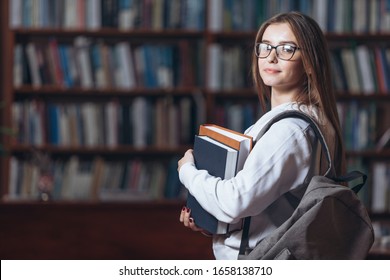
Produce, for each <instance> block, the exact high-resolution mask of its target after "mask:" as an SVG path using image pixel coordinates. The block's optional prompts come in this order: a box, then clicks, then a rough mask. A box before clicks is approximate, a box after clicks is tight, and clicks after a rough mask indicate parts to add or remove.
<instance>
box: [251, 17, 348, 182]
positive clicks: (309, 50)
mask: <svg viewBox="0 0 390 280" xmlns="http://www.w3.org/2000/svg"><path fill="white" fill-rule="evenodd" d="M275 23H288V24H289V25H290V27H291V30H292V32H293V33H294V35H295V37H296V39H297V44H298V46H299V47H300V48H301V49H302V50H303V51H302V52H301V58H302V62H303V67H304V69H305V72H306V78H305V81H304V84H303V89H302V92H301V93H300V94H298V96H297V100H296V101H297V102H298V104H304V105H315V106H318V108H319V110H320V112H321V113H323V114H325V115H326V117H327V119H328V120H329V121H330V122H331V124H332V125H333V127H334V129H335V131H336V136H337V141H336V150H335V160H334V163H335V171H336V174H340V173H342V172H344V171H345V170H344V168H345V167H344V165H345V160H344V147H343V140H342V136H341V128H340V121H339V117H338V113H337V106H336V98H335V93H334V88H333V82H332V78H331V66H330V58H329V50H328V44H327V41H326V39H325V36H324V34H323V32H322V30H321V28H320V27H319V25H318V24H317V22H316V21H315V20H313V19H312V18H311V17H309V16H307V15H304V14H302V13H299V12H288V13H282V14H278V15H275V16H274V17H272V18H270V19H269V20H267V21H266V22H264V23H263V24H262V25H261V26H260V28H259V30H258V32H257V35H256V41H255V43H259V42H261V40H262V38H263V34H264V31H265V30H266V28H267V27H268V26H269V25H271V24H275ZM252 74H253V81H254V85H255V88H256V90H257V92H258V96H259V100H260V103H261V106H262V108H263V110H265V109H266V106H267V105H266V104H267V102H269V101H270V98H271V87H269V86H267V85H265V84H264V82H263V80H262V79H261V77H260V73H259V68H258V58H257V57H256V55H255V53H254V52H253V55H252Z"/></svg>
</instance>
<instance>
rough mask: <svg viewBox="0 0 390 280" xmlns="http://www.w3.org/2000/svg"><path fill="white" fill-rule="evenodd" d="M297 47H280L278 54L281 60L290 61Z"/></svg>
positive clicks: (277, 49) (277, 50)
mask: <svg viewBox="0 0 390 280" xmlns="http://www.w3.org/2000/svg"><path fill="white" fill-rule="evenodd" d="M294 52H295V47H294V46H291V45H280V46H278V47H277V48H276V53H277V54H278V57H279V58H280V59H284V60H289V59H291V58H292V57H293V55H294Z"/></svg>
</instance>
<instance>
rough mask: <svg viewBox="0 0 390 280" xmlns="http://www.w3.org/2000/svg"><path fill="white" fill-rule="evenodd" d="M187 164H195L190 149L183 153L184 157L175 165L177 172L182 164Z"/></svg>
mask: <svg viewBox="0 0 390 280" xmlns="http://www.w3.org/2000/svg"><path fill="white" fill-rule="evenodd" d="M187 162H192V163H195V160H194V155H193V150H192V149H188V150H187V151H186V152H185V154H184V156H183V157H182V158H181V159H180V160H179V161H178V163H177V171H180V168H181V167H182V166H183V164H185V163H187Z"/></svg>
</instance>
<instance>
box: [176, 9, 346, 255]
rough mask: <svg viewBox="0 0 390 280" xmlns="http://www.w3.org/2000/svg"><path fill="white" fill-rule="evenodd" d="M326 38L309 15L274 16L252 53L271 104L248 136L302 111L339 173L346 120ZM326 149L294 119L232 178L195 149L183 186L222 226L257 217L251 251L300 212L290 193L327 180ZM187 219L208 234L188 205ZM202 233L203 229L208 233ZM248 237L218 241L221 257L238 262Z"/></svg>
mask: <svg viewBox="0 0 390 280" xmlns="http://www.w3.org/2000/svg"><path fill="white" fill-rule="evenodd" d="M329 63H330V62H329V54H328V49H327V44H326V40H325V38H324V35H323V33H322V31H321V29H320V28H319V26H318V24H317V23H316V22H315V21H314V20H313V19H312V18H310V17H308V16H306V15H304V14H301V13H298V12H289V13H284V14H279V15H276V16H274V17H273V18H271V19H269V20H268V21H267V22H265V23H264V24H263V25H262V26H261V27H260V29H259V31H258V33H257V36H256V41H255V47H254V54H253V63H252V72H253V80H254V83H255V86H256V89H257V91H258V95H259V99H260V103H261V105H262V107H263V108H266V104H267V102H268V104H270V105H271V110H269V111H268V112H267V113H265V114H264V115H263V116H262V117H261V118H260V119H259V120H258V121H257V122H256V123H255V124H254V125H252V126H251V127H250V128H249V129H247V131H246V132H245V133H246V134H248V135H250V136H253V137H254V138H255V137H256V136H257V134H258V133H259V131H260V130H261V129H262V127H264V125H265V124H266V123H267V122H268V121H269V120H270V119H271V118H272V117H273V116H275V115H277V114H278V113H280V112H282V111H285V110H301V111H303V112H305V113H307V114H309V115H311V116H312V117H313V118H314V119H315V120H316V121H317V123H318V125H319V126H320V128H321V131H322V133H323V134H324V136H325V139H326V141H327V144H328V147H329V149H330V152H331V155H332V159H333V164H334V166H335V172H336V174H335V175H340V173H342V172H343V171H344V170H343V168H344V167H343V165H344V160H343V158H344V151H343V146H342V139H341V132H340V125H339V119H338V115H337V108H336V102H335V97H334V92H333V88H332V81H331V74H330V65H329ZM320 155H321V146H320V145H319V143H318V141H317V139H316V137H315V136H314V134H313V131H312V129H311V128H310V127H309V124H308V123H307V122H305V121H303V120H301V119H297V118H287V119H283V120H281V121H279V122H277V123H275V124H274V125H272V127H271V128H270V129H269V130H268V131H267V132H266V133H265V134H264V136H263V137H262V138H260V139H259V141H257V143H256V144H255V146H254V148H253V150H252V151H251V153H250V155H249V157H248V158H247V160H246V162H245V165H244V167H243V169H242V170H241V171H240V172H238V173H237V175H236V176H235V177H234V178H232V179H229V180H221V179H220V178H216V177H213V176H210V175H209V174H208V173H207V172H206V171H205V170H198V169H197V168H196V166H195V164H194V158H193V154H192V150H188V151H187V152H186V153H185V155H184V157H183V158H182V159H180V160H179V162H178V171H179V177H180V180H181V182H182V183H183V184H184V186H185V187H186V188H187V189H188V191H189V192H190V193H191V194H192V195H194V196H195V198H196V199H197V200H198V201H199V202H200V204H201V205H202V206H203V208H205V209H206V210H207V211H208V212H209V213H211V214H212V215H214V216H215V217H216V218H217V219H218V220H219V221H222V222H225V223H237V222H239V221H240V220H241V219H243V218H245V217H247V216H251V217H252V218H251V226H250V232H249V249H250V248H253V247H254V246H255V245H256V243H257V242H258V241H260V240H261V239H262V238H264V237H265V236H267V235H268V234H269V233H271V232H272V231H273V230H274V229H276V228H277V227H278V226H280V225H281V224H282V223H283V222H284V221H285V220H286V219H287V218H288V217H289V216H290V215H291V214H292V212H293V210H294V209H293V207H292V206H291V205H290V204H289V202H288V201H287V199H286V198H285V196H283V194H285V193H286V192H289V191H290V192H291V191H292V193H294V195H295V196H297V197H299V198H300V197H301V196H302V195H303V192H304V191H305V188H306V186H307V184H306V181H307V179H308V178H309V179H310V178H311V177H312V176H313V175H316V174H321V173H322V174H324V173H325V171H326V168H327V164H321V163H322V157H321V156H320ZM180 221H181V222H182V223H183V224H184V226H186V227H189V228H191V229H192V230H196V231H202V229H201V228H198V227H197V226H196V221H194V220H193V219H192V218H191V209H188V208H186V207H183V209H182V211H181V213H180ZM202 232H203V231H202ZM241 233H242V231H236V232H232V233H230V234H226V235H215V236H213V250H214V255H215V257H216V259H237V257H238V251H239V246H240V242H241Z"/></svg>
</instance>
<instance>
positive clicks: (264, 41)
mask: <svg viewBox="0 0 390 280" xmlns="http://www.w3.org/2000/svg"><path fill="white" fill-rule="evenodd" d="M261 43H267V44H270V43H271V41H269V40H261ZM284 44H289V45H295V46H296V45H297V43H295V42H294V41H280V42H278V43H277V44H276V45H284Z"/></svg>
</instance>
